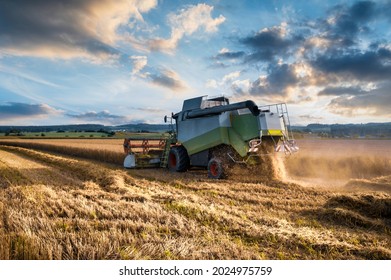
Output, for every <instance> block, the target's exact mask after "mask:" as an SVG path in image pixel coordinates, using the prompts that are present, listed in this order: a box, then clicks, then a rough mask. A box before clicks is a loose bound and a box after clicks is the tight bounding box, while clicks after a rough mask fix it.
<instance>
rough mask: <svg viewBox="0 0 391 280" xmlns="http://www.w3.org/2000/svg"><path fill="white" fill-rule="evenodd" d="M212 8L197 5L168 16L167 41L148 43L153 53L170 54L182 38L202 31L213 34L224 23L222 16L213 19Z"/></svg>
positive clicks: (205, 5)
mask: <svg viewBox="0 0 391 280" xmlns="http://www.w3.org/2000/svg"><path fill="white" fill-rule="evenodd" d="M212 11H213V6H209V5H207V4H198V5H196V6H189V7H188V8H186V9H182V10H181V11H180V12H179V13H178V14H171V15H169V18H168V21H169V23H170V26H171V37H170V38H169V39H162V38H155V39H153V40H151V41H150V42H149V46H150V49H151V50H153V51H163V52H167V53H172V52H173V51H174V50H175V49H176V48H177V45H178V43H179V41H180V40H181V39H182V38H183V37H184V36H189V35H192V34H193V33H195V32H197V31H199V30H203V31H205V32H206V33H214V32H216V31H217V27H218V26H219V25H220V24H222V23H223V22H224V21H225V17H224V16H223V15H220V16H218V17H217V18H213V17H212V15H211V13H212Z"/></svg>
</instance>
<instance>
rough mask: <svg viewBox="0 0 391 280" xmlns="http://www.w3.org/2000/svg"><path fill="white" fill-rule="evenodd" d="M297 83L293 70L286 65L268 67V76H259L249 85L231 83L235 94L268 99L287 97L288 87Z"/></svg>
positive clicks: (236, 82) (246, 83)
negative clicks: (266, 97)
mask: <svg viewBox="0 0 391 280" xmlns="http://www.w3.org/2000/svg"><path fill="white" fill-rule="evenodd" d="M298 82H299V79H298V77H297V76H296V74H295V71H294V68H293V67H292V66H291V65H288V64H282V65H275V66H269V69H268V75H264V76H260V77H259V78H258V79H256V80H255V81H253V82H252V83H250V85H248V82H246V81H242V82H241V83H238V81H235V82H234V83H232V89H233V91H234V93H235V94H237V95H240V94H251V95H254V96H268V97H269V99H270V98H272V97H276V98H277V99H279V98H280V97H287V95H288V91H287V89H288V88H289V87H292V86H295V85H296V84H297V83H298Z"/></svg>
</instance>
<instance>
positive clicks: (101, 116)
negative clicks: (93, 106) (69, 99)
mask: <svg viewBox="0 0 391 280" xmlns="http://www.w3.org/2000/svg"><path fill="white" fill-rule="evenodd" d="M67 116H68V117H71V118H74V119H77V120H80V121H87V122H98V123H104V124H122V123H124V122H126V121H128V119H127V117H125V116H119V115H113V114H111V113H110V112H109V111H107V110H104V111H101V112H95V111H90V112H86V113H83V114H79V115H74V114H67Z"/></svg>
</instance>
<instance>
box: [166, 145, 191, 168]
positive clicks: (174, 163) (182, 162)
mask: <svg viewBox="0 0 391 280" xmlns="http://www.w3.org/2000/svg"><path fill="white" fill-rule="evenodd" d="M189 165H190V159H189V155H188V154H187V151H186V148H185V147H183V146H174V147H172V148H171V149H170V153H169V154H168V169H169V170H170V171H176V172H183V171H186V170H187V169H189Z"/></svg>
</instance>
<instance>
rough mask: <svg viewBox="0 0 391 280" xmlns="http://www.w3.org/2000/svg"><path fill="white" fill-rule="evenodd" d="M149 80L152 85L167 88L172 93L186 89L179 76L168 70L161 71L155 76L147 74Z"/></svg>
mask: <svg viewBox="0 0 391 280" xmlns="http://www.w3.org/2000/svg"><path fill="white" fill-rule="evenodd" d="M149 79H150V80H151V82H152V83H153V84H155V85H157V86H161V87H165V88H168V89H170V90H172V91H183V90H185V89H186V88H187V87H186V85H185V84H184V83H183V82H182V81H181V80H180V78H179V75H178V74H177V73H175V72H174V71H172V70H168V69H163V70H162V71H161V72H158V73H155V74H149Z"/></svg>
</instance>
